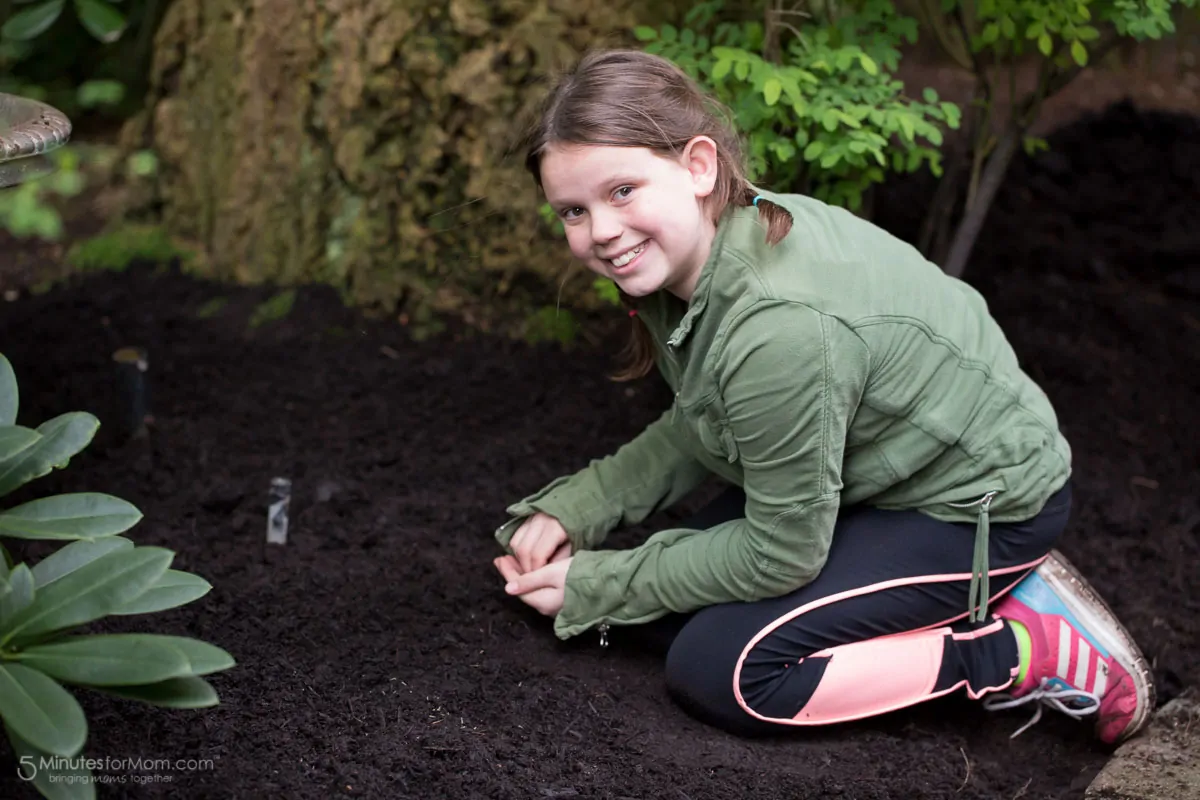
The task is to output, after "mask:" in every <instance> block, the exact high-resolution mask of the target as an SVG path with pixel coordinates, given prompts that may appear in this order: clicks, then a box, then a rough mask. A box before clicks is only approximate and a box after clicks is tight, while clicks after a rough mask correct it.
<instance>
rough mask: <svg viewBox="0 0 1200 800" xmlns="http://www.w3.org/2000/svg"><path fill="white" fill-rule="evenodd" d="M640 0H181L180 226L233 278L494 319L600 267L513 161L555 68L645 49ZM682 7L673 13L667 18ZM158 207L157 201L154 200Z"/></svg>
mask: <svg viewBox="0 0 1200 800" xmlns="http://www.w3.org/2000/svg"><path fill="white" fill-rule="evenodd" d="M633 7H634V3H633V2H632V0H499V1H498V2H497V1H495V0H451V2H449V3H445V2H437V1H436V0H430V1H429V2H421V0H174V2H173V3H172V5H171V7H170V9H169V11H168V13H167V14H166V16H165V18H164V20H163V23H162V26H161V28H160V29H159V31H158V35H157V40H156V47H155V57H154V62H153V68H152V75H151V90H150V96H149V99H148V104H147V110H146V111H145V112H144V113H143V114H142V115H141V116H140V117H138V118H137V119H135V120H134V121H132V122H131V123H130V125H129V126H128V127H127V129H126V131H125V140H126V143H127V144H128V145H129V146H130V147H152V148H153V149H155V150H156V151H157V152H158V153H159V156H160V169H159V174H158V177H157V179H156V181H157V183H156V187H155V191H154V195H155V196H154V198H153V199H154V202H153V203H152V204H150V205H149V206H147V207H146V208H150V209H152V210H153V213H154V214H157V215H160V216H161V220H162V222H163V223H164V224H165V226H166V227H167V229H168V230H169V231H170V232H171V233H172V234H174V235H175V236H177V237H179V238H180V239H183V240H185V241H187V242H189V243H191V245H192V246H193V247H195V248H196V249H198V250H199V251H200V253H201V255H202V259H201V264H202V267H201V269H202V271H204V272H205V273H207V274H208V275H210V276H212V277H216V278H221V279H230V278H232V279H236V280H238V281H243V282H256V281H264V280H268V281H276V282H279V283H282V284H293V283H299V282H306V281H324V282H329V283H332V284H334V285H336V286H339V287H342V288H343V289H344V290H345V292H346V293H347V296H348V298H349V299H350V300H352V301H354V302H356V303H359V304H363V305H373V306H379V307H382V308H385V309H388V310H391V311H396V310H400V311H404V312H406V313H409V314H411V315H413V316H414V317H415V318H416V320H417V321H420V319H421V317H423V316H424V317H427V316H428V314H429V313H430V312H431V311H455V312H458V313H460V314H462V315H464V316H465V317H466V319H467V320H468V321H469V322H474V323H476V324H478V325H480V326H481V327H485V328H487V327H495V326H497V325H498V324H499V323H500V321H501V320H509V321H511V320H513V319H519V318H521V317H522V316H523V315H525V314H526V313H527V312H528V311H529V310H530V309H531V308H532V307H534V306H537V305H542V304H546V303H549V304H554V303H555V301H556V298H557V297H558V294H559V290H560V284H561V283H562V282H563V278H564V275H567V274H568V272H569V273H570V276H569V277H568V279H567V284H566V286H565V287H564V293H565V296H567V297H569V298H570V299H573V300H576V301H578V302H582V303H585V304H586V303H588V302H589V294H590V290H589V289H588V287H589V286H590V284H591V280H590V278H589V277H588V276H587V275H585V274H584V271H583V270H582V269H580V268H578V266H576V267H575V268H573V269H568V268H569V267H570V264H569V257H568V256H567V254H566V251H565V248H564V247H563V246H562V245H561V244H560V243H557V242H555V241H554V240H553V239H552V238H551V237H550V236H549V235H548V232H547V231H546V230H545V229H544V227H543V226H541V225H540V224H539V220H538V215H537V206H538V199H537V197H536V194H535V192H534V188H533V185H532V181H531V180H530V179H529V177H528V176H527V175H526V174H525V173H524V172H523V171H522V165H521V163H520V162H521V159H520V158H519V157H512V158H509V159H507V160H506V159H505V158H504V150H505V148H506V146H507V145H508V144H509V143H510V142H511V140H512V138H513V136H514V134H515V133H516V132H517V128H518V124H519V121H520V120H522V119H523V118H524V117H525V116H526V115H527V113H528V112H529V111H530V110H531V108H532V105H533V104H534V103H535V102H536V100H537V99H538V97H539V94H540V90H539V89H538V83H539V79H541V78H543V77H544V76H546V75H547V74H549V73H552V72H553V71H554V70H556V69H559V68H561V67H562V66H564V65H566V64H568V63H570V62H571V61H572V60H573V59H574V58H575V56H576V54H577V53H579V52H581V51H582V50H583V49H585V48H586V47H589V46H596V45H601V44H603V45H610V46H611V45H621V44H626V43H629V42H630V41H631V40H630V39H629V38H628V31H629V29H630V28H631V27H632V25H633V24H635V22H636V23H643V22H653V21H655V19H654V15H653V14H647V13H646V12H645V11H644V10H643V11H640V12H638V14H637V17H636V19H635V14H634V13H633ZM668 13H670V12H669V10H667V9H666V8H664V7H661V6H660V8H659V9H658V10H657V14H658V17H659V18H661V17H662V16H664V15H666V14H668ZM146 208H144V209H143V210H146Z"/></svg>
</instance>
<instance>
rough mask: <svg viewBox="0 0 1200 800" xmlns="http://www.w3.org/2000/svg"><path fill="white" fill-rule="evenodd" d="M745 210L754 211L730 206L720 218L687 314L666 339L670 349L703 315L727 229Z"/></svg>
mask: <svg viewBox="0 0 1200 800" xmlns="http://www.w3.org/2000/svg"><path fill="white" fill-rule="evenodd" d="M747 209H749V211H754V209H753V207H749V206H748V207H745V208H743V207H741V206H731V207H730V208H729V209H727V210H726V212H725V213H724V214H723V215H722V216H721V221H720V223H719V224H718V225H717V233H716V235H715V236H714V237H713V243H712V249H711V250H710V251H709V253H708V260H706V261H705V262H704V266H703V267H701V268H700V277H699V278H698V279H697V280H696V288H695V290H694V291H693V292H692V299H691V302H689V303H688V309H687V312H686V313H684V315H683V318H682V319H681V320H679V324H678V325H676V326H675V330H674V331H672V332H671V335H670V336H669V337H668V338H667V346H668V347H671V348H672V349H675V348H679V347H682V346H683V344H684V342H685V341H686V340H687V337H688V334H690V333H691V332H692V328H694V327H695V326H696V323H697V322H698V321H699V319H700V315H701V314H703V313H704V309H705V308H706V307H707V306H708V298H709V296H710V295H711V294H712V289H713V279H714V276H715V275H716V273H717V265H718V262H720V261H721V255H722V250H724V248H725V241H726V239H727V238H728V236H729V229H730V228H732V227H733V225H734V223H735V221H736V218H737V217H738V216H739V212H740V213H741V214H745V213H746V211H747Z"/></svg>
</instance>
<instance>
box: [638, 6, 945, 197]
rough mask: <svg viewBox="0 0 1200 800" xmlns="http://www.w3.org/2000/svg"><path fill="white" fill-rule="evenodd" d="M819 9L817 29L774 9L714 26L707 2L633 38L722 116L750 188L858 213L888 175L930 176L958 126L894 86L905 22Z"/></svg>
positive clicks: (932, 101) (802, 17) (714, 12)
mask: <svg viewBox="0 0 1200 800" xmlns="http://www.w3.org/2000/svg"><path fill="white" fill-rule="evenodd" d="M764 6H765V7H764ZM823 7H824V10H825V14H824V15H823V18H822V19H820V20H817V19H814V18H812V17H811V16H809V15H808V14H806V13H802V12H798V11H790V10H787V9H784V8H783V7H782V4H781V3H778V2H776V1H775V0H772V2H769V3H766V4H756V5H755V6H754V8H755V9H757V10H758V11H761V14H762V17H761V21H760V20H759V19H745V18H743V17H742V16H740V14H739V15H738V16H735V18H734V19H732V20H723V19H722V14H723V12H724V11H725V4H724V0H705V2H700V3H697V4H696V5H694V6H693V7H692V9H691V10H690V11H689V12H688V13H687V15H686V17H685V18H684V27H683V28H682V29H679V28H676V27H675V26H673V25H663V26H661V27H660V28H658V29H654V28H650V27H645V26H643V27H639V28H637V29H636V30H635V32H634V33H635V35H636V36H637V37H638V39H640V40H641V41H643V42H645V43H646V44H645V49H646V50H647V51H648V52H652V53H657V54H659V55H662V56H664V57H666V58H669V59H671V60H672V61H673V62H675V63H676V64H677V65H679V67H680V68H682V69H683V70H684V71H685V72H687V73H688V74H689V75H690V76H691V77H692V78H693V79H695V80H696V81H698V82H699V83H700V84H702V85H703V86H705V87H706V88H707V89H709V90H710V91H711V92H712V93H713V94H714V95H715V96H716V97H717V98H718V99H719V100H721V101H722V102H723V103H724V104H725V105H727V106H729V107H730V109H731V110H732V112H733V114H734V122H735V125H736V127H737V128H738V130H740V131H741V132H742V133H743V134H744V135H745V136H746V139H747V142H748V147H749V152H748V157H749V162H750V163H749V167H750V178H751V180H754V181H757V182H760V183H762V184H763V185H767V186H770V187H771V188H772V189H775V190H776V191H798V192H805V193H810V194H812V195H813V196H815V197H817V198H819V199H821V200H825V201H826V202H829V203H832V204H835V205H843V206H846V207H848V208H850V209H851V210H854V211H858V210H859V209H860V208H861V206H862V204H863V197H864V192H865V191H866V190H867V189H869V188H870V186H871V185H873V184H876V183H882V182H883V180H884V179H885V175H886V172H887V171H889V170H891V171H895V172H913V171H915V170H917V169H920V168H921V167H922V165H928V166H929V168H930V169H931V170H933V172H934V174H939V173H940V169H941V165H940V159H941V156H940V152H939V150H938V148H939V147H940V146H941V144H942V127H943V126H947V127H950V128H956V127H958V123H959V118H960V116H961V114H960V111H959V108H958V106H956V105H955V104H953V103H948V102H940V101H939V99H938V96H937V93H936V92H935V91H934V90H933V89H925V90H924V92H923V93H922V99H921V100H917V99H913V98H911V97H908V96H906V95H905V94H904V91H903V89H904V86H903V84H902V83H901V82H900V81H898V80H896V79H895V78H893V77H892V74H891V73H893V72H894V71H895V70H896V68H897V66H898V64H899V59H900V51H899V46H900V44H901V41H902V40H907V41H909V42H912V41H915V39H916V35H917V23H916V21H915V20H913V19H911V18H908V17H903V16H901V15H899V14H898V13H897V12H896V9H895V7H894V6H893V5H892V3H890V2H888V0H865V2H862V3H860V4H857V5H850V4H836V6H835V4H833V3H831V2H826V3H824V6H823ZM922 142H925V143H927V144H923V143H922Z"/></svg>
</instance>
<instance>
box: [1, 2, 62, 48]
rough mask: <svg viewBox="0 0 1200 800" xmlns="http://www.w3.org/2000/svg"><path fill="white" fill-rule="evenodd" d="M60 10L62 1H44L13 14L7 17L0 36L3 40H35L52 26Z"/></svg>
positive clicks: (60, 12)
mask: <svg viewBox="0 0 1200 800" xmlns="http://www.w3.org/2000/svg"><path fill="white" fill-rule="evenodd" d="M62 10H63V0H46V2H44V3H40V4H38V5H36V6H33V7H31V8H26V9H24V10H22V11H18V12H17V13H16V14H13V15H12V16H11V17H9V19H8V22H6V23H4V27H3V28H0V34H2V35H3V36H4V38H5V39H16V40H17V41H27V40H29V39H35V38H37V37H38V36H41V35H42V34H43V33H45V31H46V29H47V28H49V27H50V26H51V25H53V24H54V22H55V20H57V19H58V17H59V15H60V14H62Z"/></svg>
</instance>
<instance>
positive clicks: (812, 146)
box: [804, 139, 825, 161]
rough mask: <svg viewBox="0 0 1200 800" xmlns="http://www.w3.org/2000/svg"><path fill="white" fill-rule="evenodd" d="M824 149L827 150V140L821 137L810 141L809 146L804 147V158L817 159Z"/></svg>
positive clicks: (807, 159)
mask: <svg viewBox="0 0 1200 800" xmlns="http://www.w3.org/2000/svg"><path fill="white" fill-rule="evenodd" d="M824 151H825V142H823V141H821V140H820V139H817V140H816V141H813V142H809V144H808V147H806V148H804V160H805V161H815V160H816V159H817V156H819V155H821V153H823V152H824Z"/></svg>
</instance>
